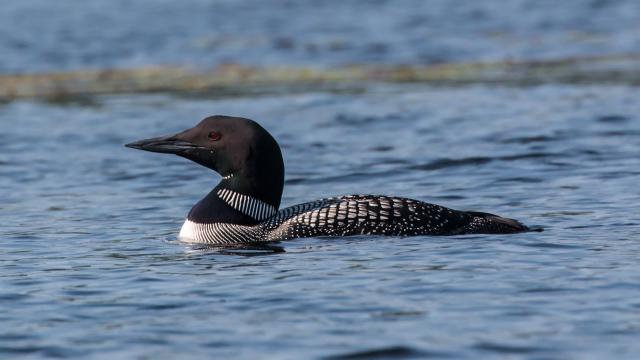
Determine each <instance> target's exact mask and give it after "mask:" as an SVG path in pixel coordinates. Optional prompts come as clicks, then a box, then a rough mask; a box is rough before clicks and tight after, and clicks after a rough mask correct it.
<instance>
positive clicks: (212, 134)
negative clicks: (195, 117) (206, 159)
mask: <svg viewBox="0 0 640 360" xmlns="http://www.w3.org/2000/svg"><path fill="white" fill-rule="evenodd" d="M221 137H222V135H220V133H219V132H217V131H212V132H210V133H209V140H211V141H218V140H220V138H221Z"/></svg>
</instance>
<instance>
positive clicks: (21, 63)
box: [0, 0, 640, 72]
mask: <svg viewBox="0 0 640 360" xmlns="http://www.w3.org/2000/svg"><path fill="white" fill-rule="evenodd" d="M638 52H640V2H638V1H636V0H616V1H611V0H563V1H557V0H536V1H530V0H510V1H502V0H482V1H465V0H428V1H427V0H393V1H385V0H374V1H372V0H350V1H343V0H322V1H316V0H295V1H294V0H269V1H264V0H215V1H211V0H182V1H173V0H153V1H151V0H146V1H144V0H137V1H128V0H112V1H99V0H65V1H50V0H5V1H3V2H2V6H1V8H0V54H2V56H0V72H29V71H56V70H77V69H79V68H104V67H125V68H126V67H139V66H148V65H152V64H172V65H184V66H192V67H205V68H208V67H212V66H215V65H218V64H223V63H240V64H245V65H258V66H260V65H283V64H284V65H304V66H315V67H317V66H335V65H345V64H353V63H391V64H398V63H427V64H431V63H441V62H451V61H454V62H464V61H495V60H510V59H511V60H531V59H554V58H558V57H576V56H590V55H608V54H620V53H638Z"/></svg>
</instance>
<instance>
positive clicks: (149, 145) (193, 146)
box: [125, 115, 284, 208]
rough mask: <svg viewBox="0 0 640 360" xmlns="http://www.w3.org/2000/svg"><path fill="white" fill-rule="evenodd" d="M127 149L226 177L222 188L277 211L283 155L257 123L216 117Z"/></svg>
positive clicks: (280, 194) (138, 143) (281, 183)
mask: <svg viewBox="0 0 640 360" xmlns="http://www.w3.org/2000/svg"><path fill="white" fill-rule="evenodd" d="M125 146H127V147H130V148H134V149H139V150H146V151H151V152H158V153H167V154H176V155H179V156H182V157H184V158H187V159H189V160H192V161H194V162H196V163H198V164H200V165H203V166H206V167H208V168H209V169H212V170H214V171H216V172H218V173H219V174H220V175H222V176H223V180H222V182H221V183H220V185H219V186H221V187H224V188H228V189H230V190H234V191H237V192H239V193H242V194H246V195H250V196H253V197H256V198H257V199H260V200H262V201H265V202H267V203H269V204H271V205H273V206H274V207H275V208H278V207H279V205H280V197H281V196H282V188H283V185H284V164H283V161H282V153H281V152H280V147H279V146H278V143H277V142H276V141H275V139H274V138H273V137H272V136H271V134H269V133H268V132H267V131H266V130H265V129H264V128H263V127H262V126H260V125H259V124H258V123H256V122H255V121H253V120H250V119H245V118H239V117H231V116H221V115H215V116H210V117H207V118H205V119H204V120H202V121H200V123H199V124H198V125H196V126H194V127H192V128H190V129H187V130H184V131H182V132H179V133H177V134H175V135H168V136H160V137H156V138H151V139H145V140H140V141H135V142H132V143H129V144H126V145H125Z"/></svg>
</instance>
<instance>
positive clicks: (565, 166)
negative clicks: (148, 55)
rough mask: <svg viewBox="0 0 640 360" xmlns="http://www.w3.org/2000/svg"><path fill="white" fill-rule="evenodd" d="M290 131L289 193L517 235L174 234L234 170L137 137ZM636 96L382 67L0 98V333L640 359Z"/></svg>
mask: <svg viewBox="0 0 640 360" xmlns="http://www.w3.org/2000/svg"><path fill="white" fill-rule="evenodd" d="M216 113H219V114H234V115H243V116H247V117H251V118H255V119H257V120H259V121H260V122H261V123H262V124H263V125H264V126H265V127H266V128H267V129H268V130H269V131H271V132H272V133H273V134H274V136H275V137H276V138H277V139H278V140H279V142H280V143H281V145H282V147H283V152H284V157H285V162H286V167H287V171H286V177H287V183H286V188H285V194H284V201H283V204H284V205H291V204H295V203H298V202H304V201H308V200H312V199H315V198H320V197H325V196H331V195H337V194H349V193H383V194H395V195H402V196H408V197H413V198H417V199H421V200H425V201H430V202H436V203H439V204H442V205H446V206H450V207H454V208H459V209H475V210H484V211H491V212H496V213H499V214H503V215H508V216H511V217H515V218H518V219H521V220H522V221H524V222H525V223H527V224H530V225H538V226H543V227H544V228H545V229H546V230H545V231H544V232H543V233H527V234H517V235H508V236H494V235H476V236H455V237H426V236H425V237H414V238H395V237H387V238H380V237H378V238H374V237H367V236H361V237H354V238H338V239H317V238H312V239H302V240H294V241H290V242H286V243H281V244H280V246H281V247H282V248H283V249H284V250H285V252H282V253H241V254H239V253H233V252H228V251H227V252H224V251H220V250H215V249H208V250H207V249H198V248H194V247H190V246H187V245H185V244H181V243H179V242H177V241H176V240H175V236H176V234H177V231H178V229H179V227H180V225H181V223H182V221H183V217H184V216H185V214H186V213H187V211H188V210H189V208H190V206H191V205H192V204H193V203H195V202H196V201H197V200H198V199H199V198H200V197H201V196H203V195H204V194H205V193H207V192H208V191H209V189H210V188H211V187H212V186H214V185H215V184H216V182H217V181H218V180H219V176H218V175H217V174H214V173H212V172H210V171H208V170H206V169H204V168H201V167H199V166H197V165H195V164H193V163H190V162H189V161H187V160H185V159H181V158H178V157H174V156H170V155H161V154H151V153H144V152H140V151H134V150H131V149H127V148H124V147H123V146H122V144H124V143H125V142H128V141H131V140H136V139H139V138H143V137H148V136H152V135H161V134H165V133H171V132H174V131H177V130H180V129H183V128H186V127H189V126H191V125H193V124H194V123H195V122H196V121H198V120H199V119H200V118H202V117H204V116H206V115H209V114H216ZM638 113H640V102H638V89H637V88H631V87H570V86H551V85H549V86H544V87H532V88H498V87H483V86H476V87H465V88H429V87H418V86H398V87H374V88H371V89H370V90H369V91H367V92H364V93H307V94H298V95H281V96H263V97H252V98H228V99H207V98H185V97H171V96H168V95H167V96H165V95H147V96H106V97H100V98H95V99H90V100H86V101H83V102H72V103H44V102H32V101H16V102H12V103H9V104H4V105H0V129H1V131H0V188H1V189H2V191H0V218H1V219H2V226H1V227H0V304H1V309H2V311H1V312H0V323H1V324H2V326H1V329H0V355H1V357H3V358H4V357H6V356H12V355H13V356H15V355H27V356H30V357H34V358H35V357H45V356H48V357H78V358H98V359H102V358H105V359H107V358H108V359H113V358H125V357H126V358H134V357H143V356H147V357H148V358H178V357H179V358H202V357H217V358H224V357H236V356H241V357H246V358H279V359H301V358H321V357H333V356H337V357H340V356H347V355H354V356H360V357H355V358H375V357H376V356H381V357H383V358H384V357H390V356H395V357H399V358H422V357H426V356H433V357H467V358H477V357H478V356H483V357H500V358H501V357H503V356H505V355H509V356H511V358H536V359H540V358H545V359H549V358H551V359H553V358H555V359H566V358H582V359H588V358H593V359H597V358H634V357H635V356H637V354H638V352H640V345H638V342H637V340H638V337H639V335H640V311H639V310H640V265H639V264H638V259H639V257H640V227H639V223H640V220H639V219H640V215H639V214H640V189H639V187H638V180H639V178H640V177H639V175H640V158H639V156H638V155H639V154H640V119H639V118H638Z"/></svg>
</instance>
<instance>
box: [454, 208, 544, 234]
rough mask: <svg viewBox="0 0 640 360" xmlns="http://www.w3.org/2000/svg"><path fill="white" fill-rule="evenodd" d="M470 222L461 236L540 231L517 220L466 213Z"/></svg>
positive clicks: (480, 213) (472, 212) (471, 212)
mask: <svg viewBox="0 0 640 360" xmlns="http://www.w3.org/2000/svg"><path fill="white" fill-rule="evenodd" d="M466 214H467V215H469V216H471V221H470V222H469V224H467V226H465V227H464V229H463V231H462V233H463V234H512V233H519V232H527V231H542V229H541V228H530V227H528V226H526V225H524V224H522V223H521V222H519V221H518V220H514V219H509V218H504V217H502V216H498V215H494V214H489V213H484V212H477V211H467V212H466Z"/></svg>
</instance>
